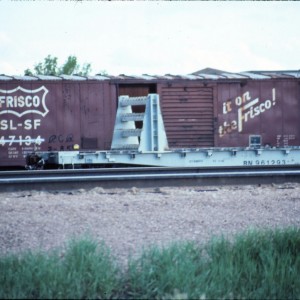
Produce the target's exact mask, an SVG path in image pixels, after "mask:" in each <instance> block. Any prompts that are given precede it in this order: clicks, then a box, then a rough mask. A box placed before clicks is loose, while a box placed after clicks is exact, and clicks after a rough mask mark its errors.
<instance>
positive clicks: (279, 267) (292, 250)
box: [0, 228, 300, 299]
mask: <svg viewBox="0 0 300 300" xmlns="http://www.w3.org/2000/svg"><path fill="white" fill-rule="evenodd" d="M299 254H300V229H299V228H288V229H284V230H279V229H276V230H263V231H248V232H246V233H243V234H240V235H238V236H236V237H235V238H234V239H233V240H232V241H229V240H228V239H225V238H224V237H221V238H217V239H212V240H211V241H210V242H209V243H207V244H206V245H204V246H199V245H197V244H196V243H189V242H182V243H176V244H172V245H170V246H168V247H165V248H158V247H151V248H149V249H147V250H146V251H144V252H143V254H142V255H141V256H140V257H139V258H137V259H130V262H129V264H128V268H127V270H126V271H124V270H122V269H121V267H118V266H117V265H116V264H115V263H114V261H115V260H114V258H113V257H112V255H111V254H110V252H109V250H108V248H107V247H106V246H105V245H103V244H102V245H97V243H96V242H95V241H93V240H92V239H89V238H83V239H79V240H77V241H72V242H71V243H70V244H69V246H68V247H67V249H66V251H65V253H64V255H63V256H62V255H59V252H58V251H54V252H51V253H50V254H42V253H24V254H22V255H20V256H19V257H18V256H16V255H8V256H2V257H1V258H0V270H1V274H0V298H9V299H12V298H14V299H16V298H19V299H20V298H22V299H23V298H25V299H30V298H35V299H37V298H39V299H41V298H47V299H49V298H64V299H65V298H69V299H70V298H72V299H80V298H84V299H86V298H92V299H96V298H97V299H101V298H102V299H103V298H104V299H109V298H123V299H125V298H127V299H137V298H138V299H149V298H151V299H195V298H197V299H212V298H214V299H216V298H218V299H220V298H222V299H230V298H231V299H236V298H239V299H241V298H246V299H299V298H300V255H299Z"/></svg>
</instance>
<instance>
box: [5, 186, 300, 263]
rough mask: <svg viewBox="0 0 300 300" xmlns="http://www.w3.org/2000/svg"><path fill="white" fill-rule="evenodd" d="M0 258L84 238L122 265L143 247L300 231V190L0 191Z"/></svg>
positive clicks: (185, 188)
mask: <svg viewBox="0 0 300 300" xmlns="http://www.w3.org/2000/svg"><path fill="white" fill-rule="evenodd" d="M0 199H1V200H0V212H1V215H0V254H1V253H2V254H4V253H8V252H14V253H15V252H20V251H23V250H28V249H34V250H35V249H40V250H49V249H52V248H57V247H62V246H63V245H65V243H66V241H68V240H70V239H71V238H73V237H78V236H83V235H85V234H89V235H90V236H92V237H93V238H94V239H96V240H97V241H99V242H100V241H104V242H105V244H106V245H108V246H109V247H110V248H111V251H112V253H113V254H114V255H115V256H116V257H117V259H118V260H120V262H124V263H126V260H127V258H128V257H129V255H131V254H132V255H139V254H140V253H141V251H142V249H143V247H147V246H148V245H152V244H156V245H167V244H169V243H170V242H172V241H187V240H193V241H197V242H199V243H204V242H205V241H207V240H208V239H209V238H210V237H212V236H215V235H221V234H224V235H228V236H232V235H233V234H236V233H239V232H241V231H244V230H247V229H250V228H252V229H253V228H274V227H281V228H282V227H286V226H297V227H299V226H300V184H297V183H291V184H284V185H261V186H250V185H249V186H223V187H214V186H209V187H203V186H201V187H200V186H199V187H197V186H196V187H165V188H156V189H153V188H148V189H137V188H131V189H129V190H126V189H107V190H104V189H103V188H101V187H98V188H94V189H92V190H90V191H86V190H82V189H79V190H76V191H72V192H68V193H61V192H60V193H58V192H57V193H53V192H51V193H48V192H37V191H31V192H16V193H0Z"/></svg>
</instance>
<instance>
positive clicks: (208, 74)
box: [0, 68, 300, 81]
mask: <svg viewBox="0 0 300 300" xmlns="http://www.w3.org/2000/svg"><path fill="white" fill-rule="evenodd" d="M272 78H287V79H288V78H300V70H283V71H245V72H240V73H232V72H227V71H221V70H217V69H212V68H206V69H203V70H199V71H197V72H194V73H191V74H185V75H182V74H181V75H174V74H166V75H149V74H142V75H125V74H120V75H118V76H113V75H102V74H97V75H94V76H81V75H60V76H51V75H34V76H27V75H24V76H10V75H4V74H0V81H11V80H24V81H36V80H48V81H62V80H68V81H86V80H96V81H97V80H98V81H104V80H117V81H119V80H120V81H122V80H124V81H125V80H137V81H159V80H178V79H179V80H180V79H186V80H201V79H202V80H203V79H205V80H207V79H209V80H224V79H225V80H226V79H229V80H230V79H272Z"/></svg>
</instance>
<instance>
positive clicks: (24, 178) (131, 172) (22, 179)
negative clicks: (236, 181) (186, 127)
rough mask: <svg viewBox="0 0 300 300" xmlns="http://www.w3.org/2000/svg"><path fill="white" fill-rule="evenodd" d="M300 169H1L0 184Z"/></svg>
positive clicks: (271, 173) (276, 173)
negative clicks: (4, 170) (21, 170)
mask: <svg viewBox="0 0 300 300" xmlns="http://www.w3.org/2000/svg"><path fill="white" fill-rule="evenodd" d="M299 175H300V169H267V168H266V169H247V170H245V169H226V170H224V169H222V170H219V169H218V170H214V169H199V168H196V169H195V168H180V169H179V168H122V169H118V168H116V169H100V170H98V169H92V170H47V171H23V172H16V171H12V172H1V174H0V185H5V184H30V183H59V182H79V183H80V182H92V181H126V180H133V181H134V180H160V179H198V178H199V179H200V178H228V177H230V178H233V177H244V178H247V177H267V176H269V177H272V176H277V177H278V176H299Z"/></svg>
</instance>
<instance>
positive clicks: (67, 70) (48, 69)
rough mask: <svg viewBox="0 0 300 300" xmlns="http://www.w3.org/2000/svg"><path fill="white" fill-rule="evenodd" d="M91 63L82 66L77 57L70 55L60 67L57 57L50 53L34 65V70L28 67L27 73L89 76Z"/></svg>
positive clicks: (25, 72)
mask: <svg viewBox="0 0 300 300" xmlns="http://www.w3.org/2000/svg"><path fill="white" fill-rule="evenodd" d="M91 70H92V68H91V64H88V63H85V64H83V66H82V67H81V66H80V65H79V64H78V62H77V57H76V56H72V55H70V56H69V57H68V58H67V60H66V62H65V63H64V64H63V65H62V66H61V67H58V63H57V57H52V56H51V55H48V56H47V57H46V58H45V59H44V61H43V62H40V63H38V64H36V65H35V66H34V71H31V70H30V69H26V70H25V71H24V74H25V75H54V76H55V75H62V74H65V75H73V74H78V75H81V76H87V75H89V73H90V72H91Z"/></svg>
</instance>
